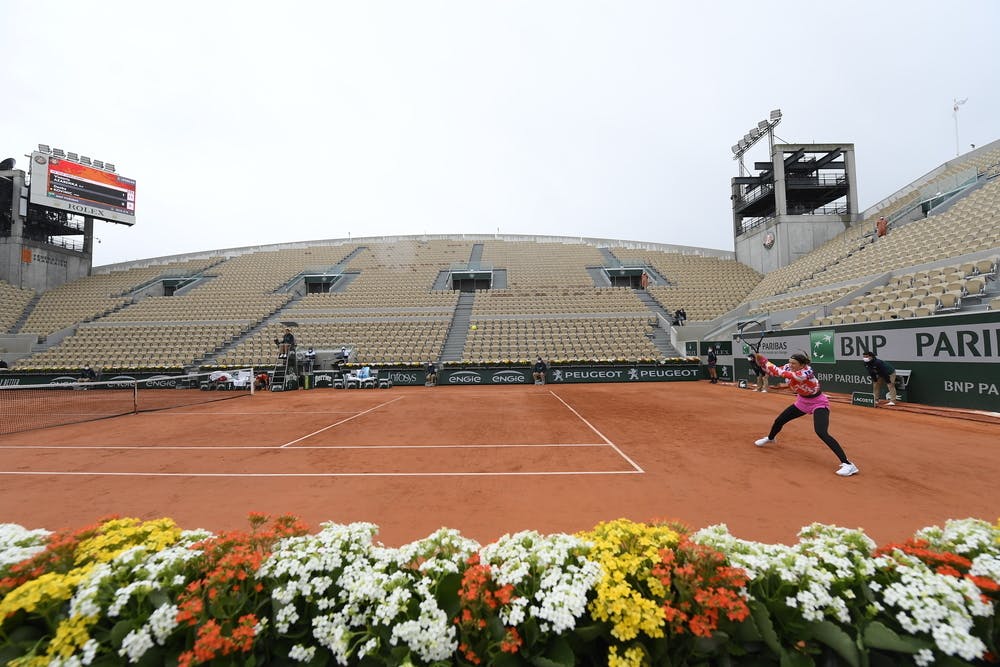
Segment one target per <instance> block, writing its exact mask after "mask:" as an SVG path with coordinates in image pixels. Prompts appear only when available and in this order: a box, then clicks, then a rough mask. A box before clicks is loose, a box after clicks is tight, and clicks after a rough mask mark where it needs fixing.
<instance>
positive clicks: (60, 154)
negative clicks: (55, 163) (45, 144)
mask: <svg viewBox="0 0 1000 667" xmlns="http://www.w3.org/2000/svg"><path fill="white" fill-rule="evenodd" d="M52 154H53V155H55V156H56V157H66V153H64V152H63V149H61V148H53V149H52Z"/></svg>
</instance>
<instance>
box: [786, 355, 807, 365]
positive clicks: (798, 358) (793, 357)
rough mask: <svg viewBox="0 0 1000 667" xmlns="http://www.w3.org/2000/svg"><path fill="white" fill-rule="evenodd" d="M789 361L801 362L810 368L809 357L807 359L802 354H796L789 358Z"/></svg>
mask: <svg viewBox="0 0 1000 667" xmlns="http://www.w3.org/2000/svg"><path fill="white" fill-rule="evenodd" d="M789 359H794V360H795V361H797V362H799V363H800V364H802V365H803V366H808V365H809V363H810V359H809V357H807V356H806V355H804V354H802V353H801V352H796V353H795V354H793V355H792V356H791V357H789Z"/></svg>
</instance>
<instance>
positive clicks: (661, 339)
mask: <svg viewBox="0 0 1000 667" xmlns="http://www.w3.org/2000/svg"><path fill="white" fill-rule="evenodd" d="M632 291H633V292H635V295H636V296H637V297H639V301H642V302H643V303H644V304H645V305H646V308H649V310H651V311H652V312H653V313H655V314H657V315H659V317H657V318H656V328H655V329H654V330H653V337H652V341H653V345H655V346H656V349H657V350H659V351H660V354H661V355H663V356H664V357H679V356H682V355H681V353H680V352H678V351H677V348H676V347H674V346H673V344H672V343H671V342H670V329H669V328H665V327H669V325H668V324H667V323H668V322H670V316H669V315H668V313H667V311H665V310H664V309H663V306H661V305H660V304H659V302H657V300H656V299H654V298H653V295H652V294H650V293H649V292H647V291H646V290H644V289H636V290H632Z"/></svg>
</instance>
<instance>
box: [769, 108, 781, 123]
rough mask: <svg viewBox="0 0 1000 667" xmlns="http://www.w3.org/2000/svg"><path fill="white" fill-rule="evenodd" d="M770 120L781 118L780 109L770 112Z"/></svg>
mask: <svg viewBox="0 0 1000 667" xmlns="http://www.w3.org/2000/svg"><path fill="white" fill-rule="evenodd" d="M771 120H772V121H775V120H781V109H775V110H774V111H772V112H771Z"/></svg>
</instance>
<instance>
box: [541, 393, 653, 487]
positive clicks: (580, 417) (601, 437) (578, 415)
mask: <svg viewBox="0 0 1000 667" xmlns="http://www.w3.org/2000/svg"><path fill="white" fill-rule="evenodd" d="M549 393H550V394H552V395H553V396H555V397H556V398H557V399H559V402H560V403H562V404H563V405H565V406H566V407H567V408H569V411H570V412H572V413H573V414H574V415H576V416H577V417H579V419H580V421H582V422H583V423H584V424H586V425H587V426H589V427H590V430H591V431H593V432H594V433H596V434H597V435H598V437H599V438H600V439H601V440H603V441H604V442H606V443H608V444H609V445H610V446H611V448H612V449H614V450H615V451H616V452H618V455H619V456H621V457H622V458H623V459H625V460H626V461H628V462H629V463H630V464H631V465H632V467H633V468H635V471H636V472H640V473H645V472H646V471H645V470H643V469H642V468H641V467H639V464H637V463H636V462H635V461H633V460H632V459H630V458H629V457H628V456H627V455H626V454H625V452H623V451H622V450H620V449H618V445H616V444H615V443H613V442H611V441H610V440H608V439H607V438H606V437H605V436H604V434H603V433H601V432H600V431H598V430H597V429H596V428H594V425H593V424H591V423H590V422H589V421H587V420H586V419H584V418H583V416H582V415H581V414H580V413H579V412H577V411H576V410H574V409H573V407H572V406H571V405H570V404H569V403H567V402H566V401H564V400H562V398H560V397H559V395H558V394H556V393H555V392H554V391H552V390H551V389H550V390H549Z"/></svg>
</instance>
